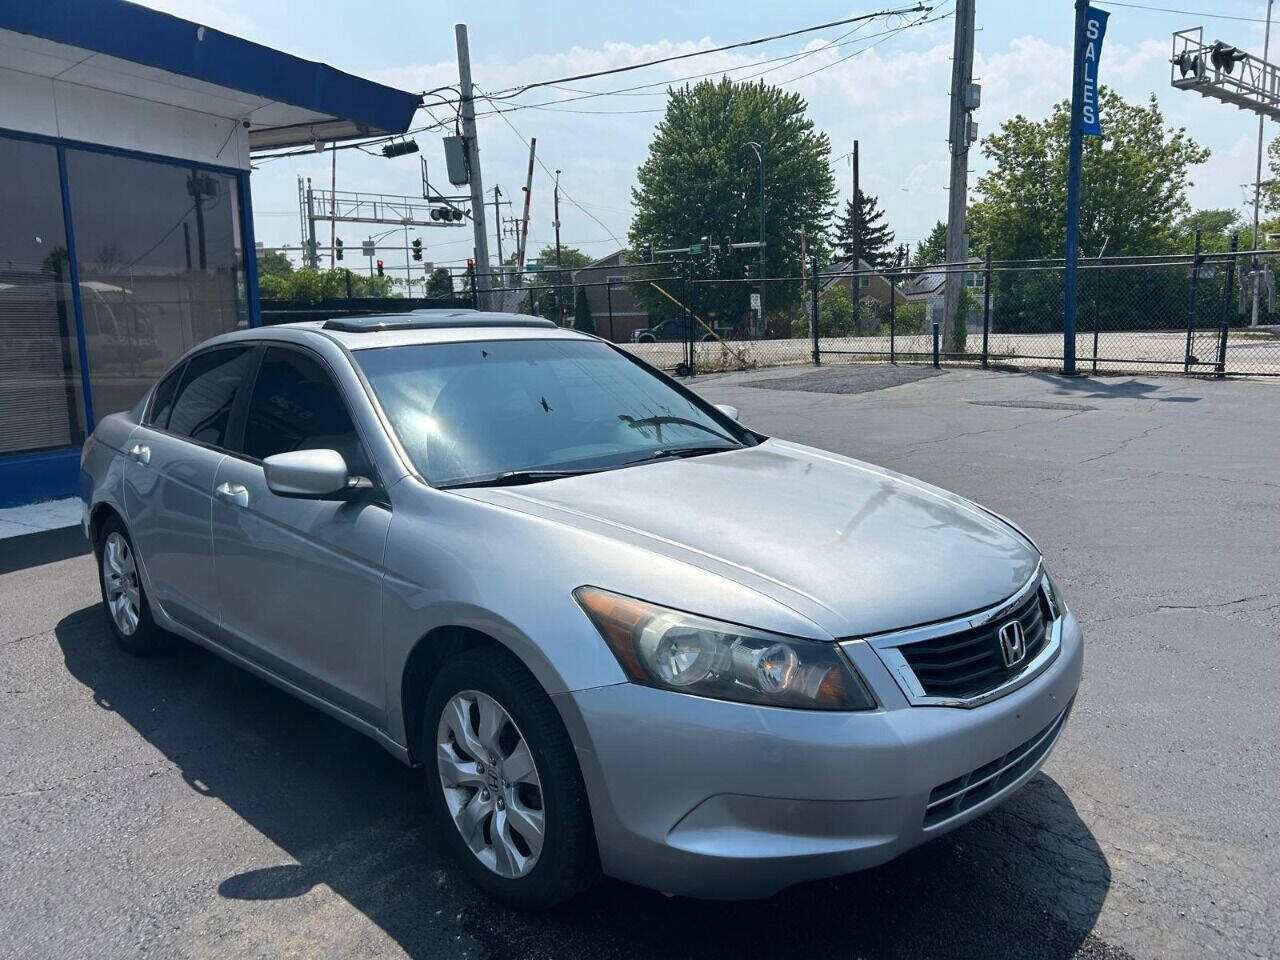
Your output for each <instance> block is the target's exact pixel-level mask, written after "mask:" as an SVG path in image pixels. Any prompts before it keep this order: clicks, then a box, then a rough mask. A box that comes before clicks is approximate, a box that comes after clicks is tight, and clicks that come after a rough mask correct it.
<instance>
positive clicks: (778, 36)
mask: <svg viewBox="0 0 1280 960" xmlns="http://www.w3.org/2000/svg"><path fill="white" fill-rule="evenodd" d="M931 9H932V8H931V7H926V6H925V5H924V4H922V3H918V4H916V5H915V6H914V7H903V8H900V9H897V10H879V11H876V12H875V13H863V14H859V15H858V16H856V17H845V18H844V19H842V20H830V21H828V22H826V23H819V24H816V25H814V26H811V27H800V28H799V29H796V30H788V31H786V32H784V33H775V34H770V35H769V36H767V37H756V38H755V39H753V40H739V41H738V42H737V43H727V44H725V45H724V46H720V47H709V48H707V49H705V50H692V51H690V52H689V53H677V54H672V55H671V56H669V57H659V58H658V59H657V60H646V61H643V62H641V63H631V64H627V65H626V66H624V67H611V68H609V69H608V70H595V71H592V72H591V73H579V74H575V75H573V76H570V77H557V78H556V79H554V80H538V81H535V82H534V83H526V84H522V85H520V86H517V87H508V88H507V89H505V90H498V91H496V92H495V93H492V94H490V95H489V99H490V100H506V99H509V98H510V97H514V96H518V95H519V94H521V93H524V92H525V91H526V90H533V89H534V88H536V87H549V86H552V85H554V84H557V83H573V82H574V81H576V80H590V79H592V78H593V77H604V76H609V75H611V74H615V73H627V72H629V71H631V70H640V69H643V68H644V67H656V66H658V65H660V64H663V63H674V62H675V61H677V60H688V59H689V58H691V57H703V56H706V55H707V54H711V53H723V52H724V51H726V50H739V49H741V48H743V47H753V46H757V45H759V44H762V43H770V42H772V41H774V40H784V39H786V38H787V37H796V36H799V35H800V34H804V33H813V32H814V31H815V30H825V29H827V28H828V27H840V26H844V25H845V24H847V23H857V22H859V21H861V20H873V19H875V18H878V17H886V16H890V15H893V14H903V13H920V12H928V11H929V10H931Z"/></svg>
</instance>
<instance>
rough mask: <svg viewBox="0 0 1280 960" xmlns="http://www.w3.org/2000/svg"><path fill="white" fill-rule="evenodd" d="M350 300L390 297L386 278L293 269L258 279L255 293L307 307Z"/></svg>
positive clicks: (338, 271)
mask: <svg viewBox="0 0 1280 960" xmlns="http://www.w3.org/2000/svg"><path fill="white" fill-rule="evenodd" d="M348 291H349V292H350V296H352V297H390V296H396V295H397V294H393V293H392V292H391V278H390V277H366V276H363V275H361V274H358V273H355V272H354V271H352V270H346V269H342V270H295V271H293V273H287V274H272V275H270V276H266V277H260V278H259V279H258V292H259V293H260V294H261V296H262V297H263V298H265V299H268V300H286V301H288V302H289V303H290V304H292V305H294V306H308V305H310V304H313V303H320V302H321V301H323V300H341V299H344V298H345V297H347V296H348Z"/></svg>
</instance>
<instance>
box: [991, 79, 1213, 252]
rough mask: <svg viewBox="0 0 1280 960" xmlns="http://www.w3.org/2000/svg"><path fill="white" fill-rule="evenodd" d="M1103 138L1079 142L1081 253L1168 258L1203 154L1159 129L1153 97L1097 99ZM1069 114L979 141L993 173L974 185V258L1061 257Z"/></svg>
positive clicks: (1177, 132)
mask: <svg viewBox="0 0 1280 960" xmlns="http://www.w3.org/2000/svg"><path fill="white" fill-rule="evenodd" d="M1100 107H1101V115H1102V118H1103V123H1102V131H1103V135H1102V136H1101V137H1085V142H1084V155H1083V165H1082V173H1081V189H1080V247H1081V250H1082V251H1083V252H1084V254H1085V255H1086V256H1097V253H1098V251H1099V250H1101V249H1102V244H1103V242H1104V241H1105V242H1106V244H1107V253H1108V254H1116V255H1129V254H1158V253H1168V252H1171V251H1172V249H1173V246H1174V244H1173V225H1174V224H1175V223H1177V222H1178V221H1179V220H1180V219H1181V218H1182V217H1184V216H1186V215H1187V214H1188V213H1190V212H1191V208H1190V205H1189V204H1188V202H1187V196H1186V191H1187V187H1188V186H1190V184H1191V180H1190V168H1191V167H1192V166H1194V165H1195V164H1198V163H1203V162H1204V161H1205V160H1207V159H1208V158H1209V151H1208V150H1207V149H1205V148H1203V147H1201V146H1200V145H1199V144H1197V143H1196V142H1195V141H1194V140H1192V139H1191V137H1190V136H1188V134H1187V132H1186V130H1185V129H1182V128H1178V129H1173V128H1170V127H1168V126H1166V124H1165V119H1164V114H1163V113H1162V112H1161V110H1160V106H1159V104H1158V103H1157V101H1156V98H1155V95H1154V94H1152V96H1151V99H1150V100H1149V101H1148V102H1147V103H1145V104H1134V103H1130V102H1128V101H1127V100H1125V99H1124V98H1123V97H1121V96H1120V95H1119V94H1117V93H1115V92H1113V91H1112V90H1110V89H1109V88H1107V87H1102V88H1101V89H1100ZM1069 126H1070V105H1069V104H1068V103H1067V101H1065V100H1064V101H1062V102H1061V103H1058V104H1057V105H1055V106H1054V108H1053V112H1052V113H1051V114H1050V115H1049V116H1048V117H1047V118H1046V119H1044V120H1040V121H1034V120H1028V119H1027V118H1026V117H1024V116H1022V115H1020V114H1019V115H1018V116H1015V117H1013V118H1012V119H1010V120H1007V121H1005V123H1004V124H1002V125H1001V127H1000V129H999V130H998V131H997V132H996V133H993V134H991V135H990V136H988V137H986V138H985V139H984V140H983V141H982V152H983V155H984V156H985V157H986V158H987V159H988V160H989V161H991V164H992V167H991V169H990V170H989V171H988V172H987V173H985V174H983V175H982V176H981V177H979V178H978V194H979V195H980V199H979V200H978V201H977V202H976V203H974V204H973V205H972V206H971V208H970V210H969V230H970V233H971V234H972V236H973V243H974V248H975V249H982V247H983V245H984V244H986V243H990V244H991V246H992V251H993V256H994V257H995V258H996V259H998V260H1025V259H1036V258H1041V257H1061V256H1062V251H1063V242H1064V239H1065V237H1066V208H1067V141H1068V132H1069Z"/></svg>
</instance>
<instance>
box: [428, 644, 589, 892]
mask: <svg viewBox="0 0 1280 960" xmlns="http://www.w3.org/2000/svg"><path fill="white" fill-rule="evenodd" d="M422 742H423V743H424V744H428V745H431V744H433V745H434V751H433V752H434V754H435V756H434V761H432V760H428V762H427V764H426V767H427V778H428V794H429V797H430V803H431V807H432V810H433V813H434V814H435V816H436V819H437V821H438V822H439V825H440V830H441V832H442V833H443V834H444V836H445V838H446V843H447V844H448V845H449V846H450V848H451V849H452V850H453V852H454V855H455V856H456V857H457V859H458V861H459V862H460V864H461V866H462V868H463V870H464V871H465V872H466V873H467V875H468V877H470V879H471V880H472V882H474V883H475V884H476V885H477V886H478V887H480V888H481V889H483V890H485V891H486V892H487V893H489V894H490V895H491V896H494V897H496V898H497V899H499V900H502V901H503V902H505V903H507V904H509V905H511V906H514V907H517V908H520V909H525V910H541V909H545V908H547V907H551V906H554V905H556V904H558V903H562V902H564V901H565V900H568V899H570V898H571V897H573V896H575V895H577V894H578V893H580V892H582V891H583V890H585V889H586V888H587V887H589V886H590V885H591V884H592V883H594V881H595V880H596V878H597V876H598V875H599V864H598V858H597V855H596V849H595V836H594V832H593V829H592V824H591V814H590V811H589V809H588V807H587V797H586V789H585V788H584V786H583V783H582V774H581V772H580V771H579V769H578V763H577V759H576V757H575V756H574V752H573V745H572V744H571V743H570V741H569V737H568V734H567V733H566V732H565V730H564V726H563V724H562V723H561V722H560V717H559V714H557V713H556V709H555V707H554V706H553V705H552V703H551V700H550V699H549V698H548V697H547V695H546V693H545V692H543V690H542V688H541V687H540V686H539V685H538V682H537V680H535V679H534V678H533V676H532V675H531V674H530V673H529V672H528V670H526V669H525V668H524V666H523V665H522V664H521V663H519V661H517V660H516V659H515V658H514V657H513V656H511V655H510V654H508V653H507V652H506V651H505V650H501V649H498V648H495V647H485V648H482V649H477V650H471V651H467V652H465V653H463V654H461V655H459V656H458V657H457V658H456V659H454V660H451V661H450V662H449V663H447V664H445V665H444V667H443V668H441V670H440V673H439V674H438V675H437V677H436V679H435V682H434V683H433V684H432V685H431V691H430V693H429V694H428V698H427V710H426V713H425V717H424V730H423V740H422Z"/></svg>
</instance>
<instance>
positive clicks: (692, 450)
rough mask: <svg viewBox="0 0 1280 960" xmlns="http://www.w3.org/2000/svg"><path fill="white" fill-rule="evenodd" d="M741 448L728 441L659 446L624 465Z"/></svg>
mask: <svg viewBox="0 0 1280 960" xmlns="http://www.w3.org/2000/svg"><path fill="white" fill-rule="evenodd" d="M741 449H742V447H741V446H737V445H732V444H727V443H721V444H718V445H716V446H688V447H659V448H658V449H657V450H650V451H649V452H648V453H647V454H645V455H644V456H643V457H640V458H639V459H636V460H628V461H627V462H626V463H625V464H624V466H631V465H633V464H637V463H648V462H649V461H650V460H674V459H683V458H684V457H701V456H703V455H704V454H708V453H724V451H726V450H741Z"/></svg>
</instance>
